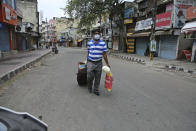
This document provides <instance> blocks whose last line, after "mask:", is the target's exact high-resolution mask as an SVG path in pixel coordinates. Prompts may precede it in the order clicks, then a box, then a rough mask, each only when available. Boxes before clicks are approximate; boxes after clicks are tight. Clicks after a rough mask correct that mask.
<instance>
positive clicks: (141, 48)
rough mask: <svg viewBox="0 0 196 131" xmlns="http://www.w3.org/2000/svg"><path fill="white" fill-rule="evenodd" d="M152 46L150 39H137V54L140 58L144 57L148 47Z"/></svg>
mask: <svg viewBox="0 0 196 131" xmlns="http://www.w3.org/2000/svg"><path fill="white" fill-rule="evenodd" d="M149 44H150V40H149V38H148V37H142V38H137V39H136V54H137V55H140V56H144V52H145V51H146V48H147V45H149Z"/></svg>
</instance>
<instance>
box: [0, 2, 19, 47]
mask: <svg viewBox="0 0 196 131" xmlns="http://www.w3.org/2000/svg"><path fill="white" fill-rule="evenodd" d="M15 9H16V1H15V0H1V3H0V12H1V13H0V24H1V27H0V50H1V51H9V50H13V49H16V44H15V38H16V36H15V33H14V32H15V31H14V30H15V28H14V27H15V26H16V25H17V14H16V10H15Z"/></svg>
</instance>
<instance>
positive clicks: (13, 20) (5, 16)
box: [0, 3, 17, 26]
mask: <svg viewBox="0 0 196 131" xmlns="http://www.w3.org/2000/svg"><path fill="white" fill-rule="evenodd" d="M1 5H2V6H1V8H0V12H2V13H0V22H3V23H7V24H9V25H15V26H16V25H17V13H16V11H15V10H14V9H12V8H11V7H9V6H8V5H6V4H4V3H2V4H1Z"/></svg>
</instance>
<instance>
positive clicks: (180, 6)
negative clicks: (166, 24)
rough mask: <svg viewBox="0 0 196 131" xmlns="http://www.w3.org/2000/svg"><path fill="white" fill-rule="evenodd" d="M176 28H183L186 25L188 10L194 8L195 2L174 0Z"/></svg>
mask: <svg viewBox="0 0 196 131" xmlns="http://www.w3.org/2000/svg"><path fill="white" fill-rule="evenodd" d="M174 5H175V6H174V18H173V19H174V23H173V27H174V28H182V27H183V26H184V24H185V23H186V14H187V9H188V8H190V7H192V5H193V0H174Z"/></svg>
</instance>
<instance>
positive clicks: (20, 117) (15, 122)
mask: <svg viewBox="0 0 196 131" xmlns="http://www.w3.org/2000/svg"><path fill="white" fill-rule="evenodd" d="M47 130H48V125H47V124H45V123H44V122H43V121H41V120H39V119H37V118H36V117H34V116H32V115H30V114H29V113H23V112H16V111H13V110H10V109H8V108H5V107H1V106H0V131H47Z"/></svg>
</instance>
